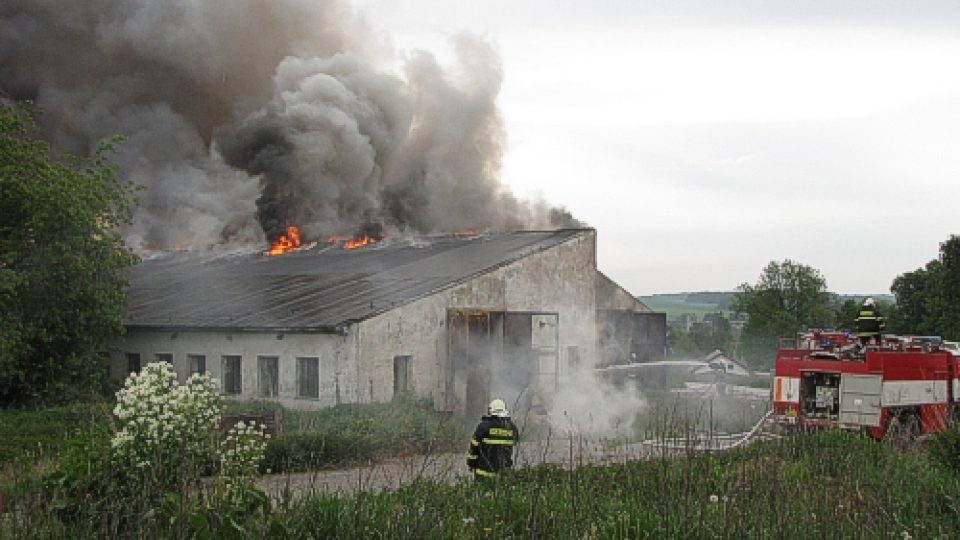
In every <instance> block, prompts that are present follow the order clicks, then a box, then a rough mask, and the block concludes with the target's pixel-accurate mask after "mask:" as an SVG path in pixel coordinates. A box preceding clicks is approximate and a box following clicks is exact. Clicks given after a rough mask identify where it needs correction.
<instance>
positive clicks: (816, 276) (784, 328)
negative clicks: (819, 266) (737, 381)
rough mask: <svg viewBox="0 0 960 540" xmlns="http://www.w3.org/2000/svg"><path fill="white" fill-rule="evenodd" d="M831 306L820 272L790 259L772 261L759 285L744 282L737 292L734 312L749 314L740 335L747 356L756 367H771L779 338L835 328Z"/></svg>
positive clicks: (829, 296) (831, 296)
mask: <svg viewBox="0 0 960 540" xmlns="http://www.w3.org/2000/svg"><path fill="white" fill-rule="evenodd" d="M832 303H833V295H831V294H830V293H828V292H827V282H826V280H825V279H824V278H823V276H822V275H821V274H820V271H819V270H816V269H814V268H812V267H810V266H806V265H804V264H800V263H796V262H793V261H791V260H790V259H786V260H784V261H783V262H776V261H771V262H770V263H769V264H767V266H766V267H765V268H764V269H763V272H762V273H761V274H760V280H759V281H758V282H757V284H756V285H749V284H747V283H743V284H741V285H740V286H739V287H737V292H736V293H734V300H733V310H734V311H735V312H737V313H743V314H746V315H747V323H746V325H745V326H744V328H743V333H742V335H741V342H742V350H743V354H744V357H745V358H746V360H747V361H748V362H750V363H751V364H752V365H753V366H756V367H770V366H772V365H773V360H774V353H775V351H776V348H777V341H778V339H779V338H780V337H791V336H793V335H795V334H796V332H798V331H800V330H803V329H805V328H811V327H819V328H825V327H830V326H832V325H833V322H834V319H833V316H834V313H833V310H832V309H831V308H830V306H831V304H832Z"/></svg>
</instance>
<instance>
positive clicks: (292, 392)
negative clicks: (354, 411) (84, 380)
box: [106, 329, 357, 409]
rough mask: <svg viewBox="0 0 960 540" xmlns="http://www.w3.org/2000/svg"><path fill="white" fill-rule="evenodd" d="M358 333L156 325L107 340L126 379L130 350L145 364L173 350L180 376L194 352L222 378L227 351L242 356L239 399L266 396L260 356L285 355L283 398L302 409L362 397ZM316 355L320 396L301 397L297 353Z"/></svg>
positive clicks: (116, 369)
mask: <svg viewBox="0 0 960 540" xmlns="http://www.w3.org/2000/svg"><path fill="white" fill-rule="evenodd" d="M355 340H356V336H355V335H351V334H348V335H346V336H341V335H334V334H291V333H276V332H271V333H225V332H184V331H179V332H174V331H156V330H137V329H132V330H129V331H128V333H127V334H126V335H125V336H123V337H121V338H116V339H114V340H113V341H112V342H111V343H108V344H107V348H106V350H107V352H109V353H110V359H111V362H110V364H111V367H110V373H111V375H112V376H113V377H116V378H118V379H121V380H122V379H123V378H124V377H126V376H127V357H126V353H139V354H140V362H141V366H144V365H146V364H148V363H150V362H153V361H154V359H155V355H156V354H157V353H170V354H173V365H174V369H175V370H176V371H177V374H178V376H179V378H180V381H181V382H182V381H184V380H186V378H187V376H188V375H189V372H190V365H189V361H188V355H191V354H199V355H204V356H205V357H206V364H207V372H208V373H210V375H211V376H213V377H215V378H217V379H222V376H223V372H222V369H223V366H222V361H221V358H222V357H223V356H224V355H238V356H240V357H241V366H242V368H241V372H242V377H241V383H242V388H243V391H242V393H241V394H240V395H238V396H230V397H231V398H237V399H261V398H260V397H259V396H258V388H259V385H258V383H259V370H258V361H257V358H258V356H276V357H278V358H279V361H278V370H279V377H278V381H279V385H278V386H279V397H278V400H279V401H280V402H281V403H283V405H284V406H287V407H290V408H297V409H314V408H321V407H327V406H332V405H335V404H336V403H337V402H338V400H339V401H340V402H353V401H355V400H356V399H357V392H356V384H355V381H356V362H355V361H354V359H355V355H354V351H355V348H354V347H353V346H352V345H353V343H354V342H355ZM298 357H316V358H319V360H320V363H319V365H320V383H319V384H320V397H319V399H313V398H301V397H298V396H297V393H298V381H297V360H296V359H297V358H298Z"/></svg>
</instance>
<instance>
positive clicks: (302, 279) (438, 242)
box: [124, 229, 591, 332]
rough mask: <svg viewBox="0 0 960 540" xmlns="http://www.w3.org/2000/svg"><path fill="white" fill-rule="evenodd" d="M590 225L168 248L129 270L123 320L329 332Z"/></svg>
mask: <svg viewBox="0 0 960 540" xmlns="http://www.w3.org/2000/svg"><path fill="white" fill-rule="evenodd" d="M588 232H591V229H563V230H556V231H518V232H508V233H490V234H481V235H477V236H469V237H456V236H444V237H429V238H426V239H423V240H419V241H416V240H415V241H386V242H381V243H379V244H375V245H372V246H368V247H364V248H362V249H356V250H346V249H342V248H341V247H335V246H326V245H323V246H318V247H314V248H311V249H305V250H300V251H296V252H293V253H288V254H286V255H282V256H279V257H266V256H264V255H263V254H261V253H249V252H247V253H243V254H223V253H220V254H213V253H194V252H185V253H171V254H164V255H163V256H159V257H155V258H152V259H148V260H144V261H143V262H141V263H140V264H138V265H136V266H135V267H133V268H132V269H131V270H130V273H129V275H128V279H129V287H128V303H127V316H126V319H125V321H124V323H125V324H126V325H127V327H128V328H158V329H177V330H236V331H257V330H263V331H316V332H335V331H337V330H338V329H340V328H341V327H342V326H343V325H345V324H348V323H351V322H356V321H361V320H364V319H367V318H370V317H372V316H374V315H377V314H379V313H383V312H385V311H388V310H390V309H393V308H394V307H397V306H400V305H403V304H406V303H409V302H411V301H413V300H416V299H418V298H422V297H424V296H427V295H430V294H433V293H435V292H438V291H440V290H443V289H447V288H449V287H453V286H456V285H459V284H461V283H463V282H466V281H468V280H470V279H472V278H473V277H476V276H478V275H480V274H484V273H487V272H489V271H491V270H494V269H496V268H499V267H501V266H504V265H507V264H510V263H512V262H515V261H517V260H519V259H522V258H524V257H527V256H529V255H532V254H534V253H538V252H541V251H543V250H546V249H549V248H551V247H554V246H556V245H559V244H562V243H564V242H566V241H568V240H570V239H572V238H574V237H577V236H580V235H583V234H586V233H588Z"/></svg>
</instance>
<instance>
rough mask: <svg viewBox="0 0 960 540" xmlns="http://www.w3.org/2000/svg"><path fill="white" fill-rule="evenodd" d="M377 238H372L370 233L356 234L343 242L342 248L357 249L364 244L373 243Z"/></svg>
mask: <svg viewBox="0 0 960 540" xmlns="http://www.w3.org/2000/svg"><path fill="white" fill-rule="evenodd" d="M378 240H379V239H378V238H374V237H372V236H370V235H367V234H365V235H363V236H358V237H356V238H351V239H349V240H347V241H346V242H344V243H343V247H344V249H357V248H361V247H363V246H366V245H370V244H375V243H376V242H377V241H378Z"/></svg>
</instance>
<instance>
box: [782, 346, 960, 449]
mask: <svg viewBox="0 0 960 540" xmlns="http://www.w3.org/2000/svg"><path fill="white" fill-rule="evenodd" d="M775 375H776V376H775V378H774V387H773V415H774V419H775V420H776V421H777V422H778V423H780V424H785V425H789V426H794V427H797V428H817V427H841V428H849V429H862V430H864V431H866V432H867V433H869V434H870V436H872V437H874V438H877V439H881V438H883V437H884V436H886V435H888V434H891V433H893V432H902V433H905V434H908V435H913V436H916V435H920V434H923V433H935V432H938V431H942V430H944V429H946V427H947V426H948V425H950V423H951V422H953V421H955V420H956V419H957V417H958V412H960V356H954V355H953V354H951V353H950V352H948V351H947V350H944V349H943V348H941V347H940V340H939V338H932V337H925V338H919V337H913V338H909V337H907V338H905V337H893V336H885V337H884V339H883V343H882V344H880V345H877V346H867V347H865V348H864V347H861V346H860V345H859V344H858V343H856V340H855V338H853V337H852V336H850V335H849V334H846V333H843V332H826V331H811V332H806V333H803V334H801V335H799V336H798V337H797V338H796V339H795V340H789V342H786V343H785V342H781V345H780V348H779V349H778V350H777V360H776V373H775Z"/></svg>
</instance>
